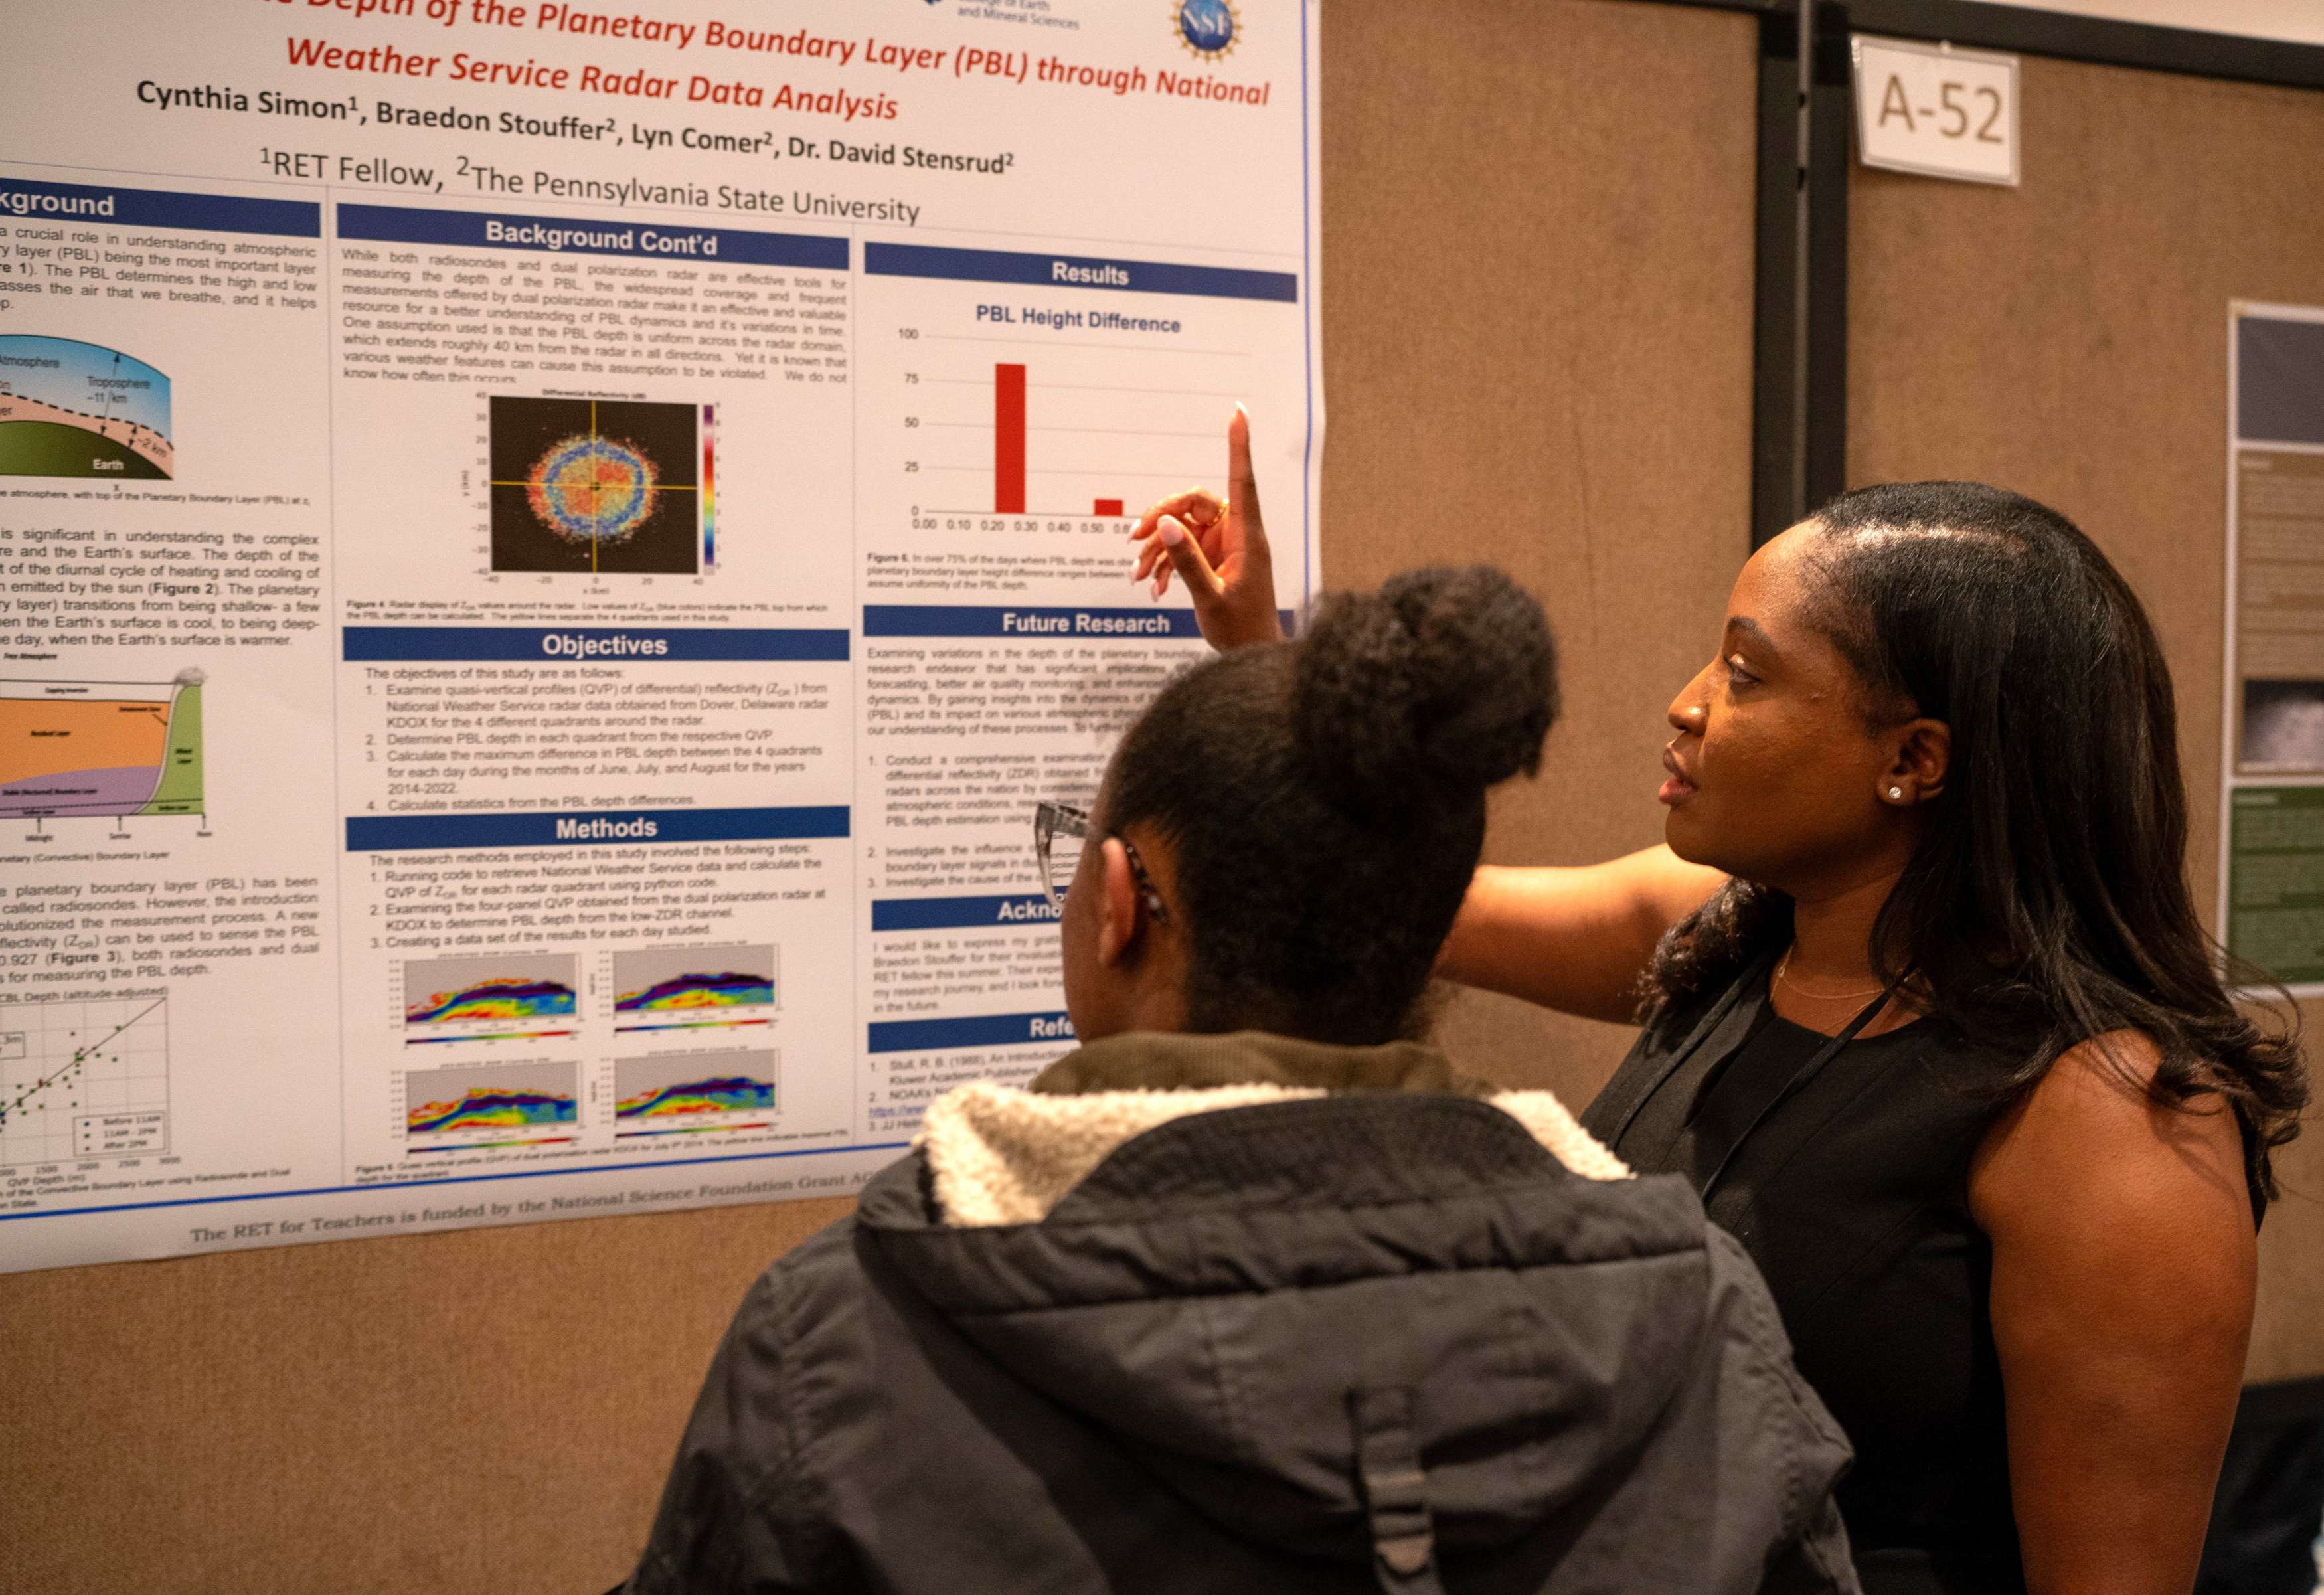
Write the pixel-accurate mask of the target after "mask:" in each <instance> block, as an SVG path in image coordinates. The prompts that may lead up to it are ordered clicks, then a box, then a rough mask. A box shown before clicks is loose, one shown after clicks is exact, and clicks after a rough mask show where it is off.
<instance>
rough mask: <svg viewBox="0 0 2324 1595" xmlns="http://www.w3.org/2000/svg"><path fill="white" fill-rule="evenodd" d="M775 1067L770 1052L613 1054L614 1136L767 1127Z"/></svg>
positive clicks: (775, 1060) (769, 1125)
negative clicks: (658, 1054)
mask: <svg viewBox="0 0 2324 1595" xmlns="http://www.w3.org/2000/svg"><path fill="white" fill-rule="evenodd" d="M778 1073H779V1058H778V1057H777V1056H776V1055H775V1054H774V1053H771V1052H724V1053H710V1054H702V1053H690V1054H684V1055H680V1056H670V1057H642V1058H616V1059H615V1060H614V1061H613V1098H614V1103H613V1122H614V1135H615V1137H616V1139H632V1138H634V1137H639V1136H661V1135H686V1134H693V1133H696V1132H700V1131H705V1130H735V1129H770V1128H772V1125H773V1118H772V1115H773V1113H774V1111H775V1083H776V1079H777V1075H778Z"/></svg>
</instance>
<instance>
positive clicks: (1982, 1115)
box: [1582, 959, 2025, 1595]
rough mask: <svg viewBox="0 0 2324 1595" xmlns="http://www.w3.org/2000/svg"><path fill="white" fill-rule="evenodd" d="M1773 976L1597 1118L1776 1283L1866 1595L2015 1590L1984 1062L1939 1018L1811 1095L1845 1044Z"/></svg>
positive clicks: (1881, 1047)
mask: <svg viewBox="0 0 2324 1595" xmlns="http://www.w3.org/2000/svg"><path fill="white" fill-rule="evenodd" d="M1771 962H1772V960H1769V959H1762V960H1760V961H1759V962H1758V963H1757V964H1756V965H1755V966H1754V967H1753V968H1752V969H1751V970H1750V972H1749V973H1747V974H1746V975H1745V976H1744V977H1743V979H1742V980H1741V981H1740V982H1738V984H1737V985H1736V986H1735V987H1734V988H1733V989H1731V990H1730V991H1725V992H1720V993H1715V994H1714V998H1713V1000H1709V1001H1701V1002H1698V1003H1696V1004H1693V1005H1692V1011H1691V1012H1690V1011H1681V1012H1678V1013H1675V1014H1674V1015H1672V1016H1670V1019H1668V1021H1667V1022H1665V1023H1664V1024H1662V1025H1659V1026H1657V1027H1656V1028H1654V1029H1650V1030H1648V1031H1647V1032H1646V1034H1645V1035H1644V1036H1642V1037H1640V1038H1639V1040H1638V1043H1637V1046H1634V1047H1633V1048H1632V1049H1631V1051H1630V1056H1628V1058H1627V1059H1626V1060H1625V1061H1624V1062H1623V1065H1622V1066H1621V1068H1620V1069H1619V1070H1618V1071H1617V1072H1616V1074H1615V1075H1614V1078H1613V1079H1612V1080H1611V1081H1610V1082H1609V1083H1608V1084H1607V1086H1606V1089H1605V1090H1604V1091H1603V1092H1601V1093H1600V1094H1599V1096H1598V1099H1597V1101H1596V1102H1592V1103H1591V1105H1590V1109H1589V1111H1587V1112H1586V1113H1584V1114H1583V1115H1582V1123H1583V1124H1584V1125H1585V1126H1586V1127H1587V1128H1588V1129H1590V1130H1591V1132H1592V1133H1593V1134H1595V1135H1596V1136H1597V1137H1598V1138H1599V1139H1600V1140H1602V1141H1604V1142H1606V1143H1607V1144H1608V1145H1609V1146H1610V1147H1611V1148H1613V1149H1614V1151H1615V1152H1616V1153H1617V1154H1618V1155H1619V1156H1620V1157H1623V1158H1624V1159H1625V1160H1626V1161H1628V1163H1629V1164H1630V1165H1631V1166H1632V1167H1634V1168H1636V1169H1637V1170H1638V1171H1639V1172H1640V1173H1642V1174H1682V1175H1685V1176H1688V1177H1689V1178H1690V1179H1691V1180H1692V1182H1693V1183H1694V1185H1695V1188H1696V1189H1697V1190H1698V1191H1701V1192H1702V1193H1703V1195H1704V1205H1705V1207H1706V1208H1707V1209H1708V1210H1709V1212H1710V1214H1711V1220H1712V1222H1715V1223H1717V1224H1719V1225H1720V1226H1721V1227H1722V1228H1724V1229H1726V1230H1727V1231H1729V1232H1731V1233H1732V1234H1733V1235H1734V1236H1735V1237H1736V1238H1737V1239H1738V1240H1740V1241H1742V1243H1743V1244H1744V1246H1745V1247H1746V1248H1747V1249H1748V1250H1749V1251H1750V1253H1751V1256H1752V1258H1753V1259H1754V1260H1755V1261H1757V1264H1758V1265H1759V1268H1760V1271H1761V1272H1762V1273H1763V1274H1765V1275H1766V1279H1767V1285H1768V1287H1769V1289H1770V1290H1771V1291H1772V1292H1773V1293H1774V1295H1775V1305H1776V1306H1777V1308H1778V1309H1779V1310H1780V1311H1781V1313H1782V1314H1783V1319H1784V1329H1785V1331H1786V1332H1788V1333H1789V1334H1790V1336H1791V1339H1792V1344H1793V1348H1794V1353H1795V1355H1796V1357H1797V1360H1798V1364H1799V1369H1800V1372H1801V1374H1802V1375H1803V1376H1804V1377H1805V1378H1806V1379H1807V1381H1808V1383H1809V1384H1810V1385H1811V1386H1812V1387H1813V1388H1815V1390H1816V1393H1817V1394H1818V1395H1820V1396H1821V1397H1823V1400H1824V1404H1825V1405H1826V1406H1829V1407H1830V1408H1831V1412H1832V1415H1833V1416H1834V1417H1836V1418H1837V1419H1839V1421H1840V1427H1841V1428H1842V1429H1843V1430H1845V1431H1846V1432H1847V1434H1848V1437H1849V1441H1850V1442H1851V1443H1853V1444H1854V1445H1855V1447H1856V1465H1855V1467H1854V1468H1853V1469H1852V1470H1851V1471H1850V1472H1849V1475H1848V1476H1847V1477H1846V1478H1845V1479H1843V1480H1841V1481H1840V1489H1839V1491H1838V1495H1839V1502H1840V1515H1841V1516H1842V1517H1844V1518H1845V1519H1846V1520H1847V1524H1848V1532H1849V1539H1850V1543H1851V1544H1852V1547H1853V1549H1854V1551H1855V1554H1856V1557H1857V1561H1858V1566H1859V1569H1860V1570H1861V1572H1863V1574H1864V1577H1865V1585H1866V1589H1867V1595H1877V1592H1878V1591H1880V1590H1898V1591H1904V1590H1915V1591H1923V1590H1925V1591H1932V1592H1934V1591H1945V1592H1951V1591H1964V1592H1966V1591H1976V1592H1977V1595H2020V1592H2022V1591H2023V1590H2024V1587H2025V1586H2024V1572H2023V1569H2022V1566H2021V1564H2020V1562H2019V1559H2018V1554H2017V1526H2016V1519H2015V1516H2014V1515H2013V1513H2012V1511H2011V1509H2010V1501H2009V1458H2008V1451H2007V1445H2006V1437H2005V1434H2004V1431H2003V1426H2002V1401H2001V1369H2000V1363H1999V1360H1998V1358H1997V1355H1996V1352H1995V1350H1994V1341H1993V1326H1992V1322H1991V1319H1990V1316H1989V1315H1988V1314H1987V1295H1988V1292H1989V1288H1990V1285H1991V1281H1992V1274H1993V1254H1992V1249H1991V1247H1990V1246H1989V1245H1988V1244H1987V1240H1986V1238H1985V1235H1984V1233H1983V1232H1982V1231H1980V1230H1979V1229H1978V1226H1977V1223H1976V1222H1975V1221H1974V1220H1973V1219H1971V1218H1970V1217H1969V1159H1970V1158H1971V1157H1972V1156H1973V1155H1974V1154H1975V1152H1976V1150H1977V1148H1978V1143H1979V1142H1980V1141H1981V1140H1982V1139H1983V1138H1984V1136H1985V1133H1986V1131H1987V1129H1988V1128H1989V1127H1990V1126H1991V1125H1992V1123H1993V1121H1994V1120H1995V1117H1996V1116H1997V1113H1998V1112H1999V1111H2000V1105H1999V1104H1998V1103H1997V1102H1995V1100H1994V1098H1993V1096H1992V1093H1991V1092H1990V1090H1989V1089H1987V1090H1984V1091H1980V1090H1979V1089H1978V1083H1979V1075H1980V1074H1981V1073H1982V1074H1983V1075H1984V1077H1985V1078H1986V1079H1987V1080H1989V1079H1990V1077H1991V1075H1990V1065H1987V1066H1986V1068H1985V1070H1983V1071H1980V1070H1979V1069H1978V1062H1977V1059H1976V1057H1975V1056H1974V1054H1973V1053H1972V1051H1971V1049H1970V1048H1969V1045H1968V1043H1967V1041H1966V1039H1965V1038H1964V1037H1961V1036H1960V1033H1959V1032H1958V1031H1956V1030H1954V1029H1952V1028H1950V1027H1949V1026H1946V1025H1944V1024H1942V1023H1941V1021H1939V1020H1936V1019H1921V1020H1918V1021H1916V1022H1914V1023H1913V1024H1910V1025H1906V1026H1904V1028H1901V1029H1896V1030H1892V1031H1889V1032H1888V1033H1886V1035H1881V1036H1877V1037H1870V1038H1868V1039H1860V1040H1853V1041H1850V1042H1849V1043H1847V1044H1846V1045H1844V1046H1840V1047H1839V1048H1838V1049H1837V1050H1834V1051H1831V1052H1830V1054H1829V1056H1827V1057H1826V1058H1825V1061H1824V1062H1823V1064H1822V1066H1821V1068H1819V1069H1817V1070H1816V1071H1815V1073H1814V1074H1812V1076H1810V1077H1809V1078H1807V1079H1805V1080H1800V1079H1799V1078H1798V1077H1799V1075H1800V1074H1801V1071H1802V1070H1803V1068H1804V1067H1805V1066H1806V1065H1809V1064H1811V1063H1812V1062H1813V1061H1814V1060H1815V1059H1816V1058H1817V1057H1818V1056H1819V1055H1821V1054H1824V1053H1825V1052H1826V1050H1827V1048H1828V1047H1829V1046H1830V1043H1831V1037H1826V1036H1823V1035H1820V1034H1818V1033H1817V1032H1815V1031H1813V1030H1809V1029H1806V1028H1803V1027H1801V1026H1798V1025H1794V1024H1793V1023H1791V1022H1790V1021H1789V1020H1787V1019H1782V1018H1780V1017H1778V1016H1777V1015H1776V1014H1775V1010H1774V1009H1773V1007H1772V1006H1771V1005H1770V1004H1769V1002H1768V1000H1767V972H1768V966H1769V964H1770V963H1771ZM1713 1176H1716V1182H1715V1183H1712V1182H1713ZM1706 1185H1708V1187H1709V1188H1708V1189H1707V1190H1706V1189H1705V1187H1706Z"/></svg>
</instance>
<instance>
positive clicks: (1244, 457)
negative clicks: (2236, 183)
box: [1227, 404, 1259, 527]
mask: <svg viewBox="0 0 2324 1595" xmlns="http://www.w3.org/2000/svg"><path fill="white" fill-rule="evenodd" d="M1227 510H1228V512H1229V513H1230V514H1231V515H1233V516H1234V517H1235V518H1236V519H1237V520H1239V521H1241V522H1242V523H1243V524H1244V525H1245V526H1247V527H1256V526H1258V525H1259V477H1258V475H1257V474H1256V473H1255V472H1254V471H1253V470H1252V469H1251V464H1250V411H1248V410H1245V409H1243V407H1242V406H1241V405H1240V404H1238V405H1236V406H1235V412H1234V419H1232V420H1231V421H1229V422H1228V423H1227Z"/></svg>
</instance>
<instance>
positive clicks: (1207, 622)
mask: <svg viewBox="0 0 2324 1595" xmlns="http://www.w3.org/2000/svg"><path fill="white" fill-rule="evenodd" d="M1130 540H1131V541H1133V542H1135V543H1137V544H1138V545H1139V549H1138V564H1137V567H1136V569H1135V570H1134V571H1133V572H1132V573H1131V576H1130V579H1131V580H1132V581H1137V582H1141V583H1142V582H1148V581H1150V582H1152V584H1153V586H1154V596H1156V597H1157V598H1159V597H1160V596H1162V595H1163V594H1165V593H1167V592H1168V591H1169V590H1170V577H1171V574H1172V573H1173V572H1174V571H1175V572H1176V574H1177V576H1178V578H1179V579H1180V580H1181V581H1183V582H1185V584H1186V595H1187V596H1188V597H1190V598H1192V599H1193V600H1194V621H1195V623H1196V624H1198V625H1199V626H1201V627H1202V629H1203V638H1204V640H1205V641H1208V642H1209V643H1210V645H1211V646H1212V647H1213V648H1215V649H1217V650H1219V651H1220V652H1222V653H1224V652H1226V651H1227V650H1230V649H1234V648H1241V647H1244V646H1246V645H1248V644H1250V643H1253V642H1280V641H1283V622H1282V618H1281V616H1280V615H1278V614H1277V612H1276V607H1275V558H1274V556H1273V555H1272V554H1271V553H1270V552H1269V551H1268V546H1267V528H1266V527H1265V525H1264V524H1263V523H1262V522H1261V521H1260V519H1259V483H1258V480H1257V479H1256V477H1255V476H1254V475H1253V474H1252V472H1251V466H1250V416H1249V415H1248V414H1246V413H1245V412H1244V410H1243V408H1242V406H1241V405H1240V404H1238V405H1236V406H1235V412H1234V419H1232V420H1231V421H1229V422H1228V423H1227V496H1226V499H1225V501H1224V502H1221V500H1220V498H1219V496H1218V494H1216V493H1213V492H1211V491H1210V490H1209V489H1208V488H1203V487H1196V488H1190V489H1188V490H1187V491H1186V492H1185V493H1174V494H1172V495H1171V496H1170V497H1168V498H1166V499H1163V500H1162V501H1161V502H1158V503H1156V504H1154V505H1152V506H1150V507H1149V508H1148V510H1147V512H1145V513H1144V514H1143V515H1140V516H1139V518H1138V524H1137V525H1136V526H1134V527H1132V528H1130Z"/></svg>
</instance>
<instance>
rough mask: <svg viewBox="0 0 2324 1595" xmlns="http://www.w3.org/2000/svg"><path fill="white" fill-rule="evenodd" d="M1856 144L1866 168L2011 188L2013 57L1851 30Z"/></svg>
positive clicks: (2014, 139) (2014, 182)
mask: <svg viewBox="0 0 2324 1595" xmlns="http://www.w3.org/2000/svg"><path fill="white" fill-rule="evenodd" d="M1853 44H1854V53H1855V59H1856V148H1857V156H1858V159H1859V160H1860V161H1863V162H1864V164H1865V165H1867V166H1877V167H1882V168H1885V169H1886V170H1887V171H1909V172H1914V173H1917V174H1919V175H1921V176H1923V177H1949V178H1956V179H1959V180H1962V181H1966V182H1973V183H2003V184H2006V185H2007V186H2009V187H2011V188H2015V187H2016V186H2017V58H2016V57H2015V56H2014V55H1987V54H1983V53H1981V52H1978V51H1967V50H1955V49H1954V48H1952V46H1950V45H1949V44H1916V43H1913V42H1910V41H1905V40H1902V39H1875V38H1872V37H1869V36H1867V35H1866V34H1862V33H1858V34H1857V35H1856V37H1855V40H1854V41H1853Z"/></svg>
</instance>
